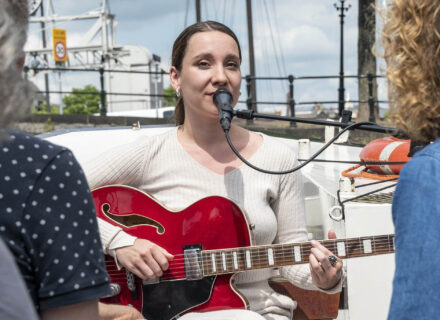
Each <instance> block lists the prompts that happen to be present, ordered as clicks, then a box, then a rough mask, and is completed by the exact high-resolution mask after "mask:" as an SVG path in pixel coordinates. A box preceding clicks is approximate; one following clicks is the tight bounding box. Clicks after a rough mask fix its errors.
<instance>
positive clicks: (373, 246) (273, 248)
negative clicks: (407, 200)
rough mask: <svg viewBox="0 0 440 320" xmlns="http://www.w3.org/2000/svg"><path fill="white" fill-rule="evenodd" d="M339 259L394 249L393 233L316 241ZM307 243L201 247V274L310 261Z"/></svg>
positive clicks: (274, 266) (215, 273) (387, 251)
mask: <svg viewBox="0 0 440 320" xmlns="http://www.w3.org/2000/svg"><path fill="white" fill-rule="evenodd" d="M319 242H320V243H321V244H322V245H324V246H325V247H326V248H327V249H329V250H330V251H332V252H333V253H335V254H336V255H337V256H338V257H339V258H341V259H346V258H357V257H365V256H373V255H379V254H386V253H393V252H394V248H395V247H394V234H388V235H381V236H371V237H360V238H350V239H334V240H323V241H319ZM311 248H312V245H311V244H310V242H309V241H308V242H303V243H288V244H276V245H265V246H252V247H243V248H232V249H218V250H204V251H202V253H201V262H202V268H203V274H204V276H212V275H220V274H229V273H236V272H240V271H246V270H255V269H264V268H278V267H282V266H290V265H295V264H304V263H308V262H309V255H310V250H311Z"/></svg>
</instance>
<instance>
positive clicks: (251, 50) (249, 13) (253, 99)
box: [246, 0, 257, 111]
mask: <svg viewBox="0 0 440 320" xmlns="http://www.w3.org/2000/svg"><path fill="white" fill-rule="evenodd" d="M246 13H247V27H248V39H249V69H250V76H251V94H250V96H251V109H252V110H254V111H257V104H256V101H257V87H256V85H255V60H254V33H253V31H252V5H251V0H246Z"/></svg>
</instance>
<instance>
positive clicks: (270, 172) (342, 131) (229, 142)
mask: <svg viewBox="0 0 440 320" xmlns="http://www.w3.org/2000/svg"><path fill="white" fill-rule="evenodd" d="M362 125H376V124H375V123H372V122H367V121H365V122H357V123H353V124H351V125H349V126H347V127H345V128H344V129H343V130H341V131H340V132H339V133H338V134H337V135H336V136H334V137H333V138H332V139H331V140H330V141H329V142H328V143H327V144H326V145H325V146H323V147H322V148H321V149H319V150H318V151H317V152H316V153H315V154H314V155H313V156H311V157H310V158H309V159H308V160H307V161H306V162H304V163H302V164H300V165H299V166H296V167H295V168H292V169H289V170H285V171H269V170H265V169H260V168H258V167H256V166H254V165H253V164H251V163H250V162H248V161H247V160H246V159H245V158H243V157H242V156H241V154H240V153H239V152H238V151H237V149H235V147H234V145H233V144H232V142H231V139H230V138H229V129H227V130H225V136H226V140H227V141H228V144H229V147H231V149H232V151H233V152H234V153H235V155H236V156H237V157H238V158H239V159H240V160H241V161H243V163H244V164H246V165H247V166H249V167H251V168H252V169H254V170H257V171H259V172H262V173H267V174H288V173H292V172H295V171H297V170H299V169H301V168H302V167H304V166H306V165H307V164H309V163H310V162H311V161H312V160H313V159H315V158H316V157H317V156H319V155H320V154H321V153H322V152H323V151H324V150H325V149H327V148H328V147H329V146H330V145H331V144H332V143H334V142H335V141H336V140H337V139H338V138H339V137H340V136H341V135H342V134H343V133H344V132H345V131H347V130H352V129H355V128H357V127H359V126H362Z"/></svg>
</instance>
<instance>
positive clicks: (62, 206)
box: [0, 131, 109, 311]
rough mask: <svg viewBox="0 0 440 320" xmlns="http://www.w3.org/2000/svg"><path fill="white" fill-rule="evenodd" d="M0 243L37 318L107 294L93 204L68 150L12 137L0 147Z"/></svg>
mask: <svg viewBox="0 0 440 320" xmlns="http://www.w3.org/2000/svg"><path fill="white" fill-rule="evenodd" d="M0 236H1V237H2V238H3V240H4V242H5V243H6V244H7V245H8V247H9V249H10V250H11V252H12V253H13V255H14V256H15V260H16V262H17V264H18V266H19V269H20V271H21V274H22V275H23V278H24V280H25V282H26V284H27V287H28V290H29V293H30V295H31V297H32V299H33V301H34V304H35V306H36V308H37V309H39V310H40V311H41V310H45V309H50V308H56V307H61V306H65V305H71V304H75V303H80V302H84V301H88V300H93V299H97V298H100V297H103V296H105V295H107V294H109V286H108V275H107V273H106V270H105V264H104V256H103V252H102V248H101V242H100V238H99V233H98V226H97V220H96V213H95V208H94V205H93V200H92V198H91V194H90V191H89V188H88V185H87V181H86V179H85V177H84V174H83V172H82V170H81V168H80V166H79V164H78V162H77V161H76V160H75V158H74V156H73V154H72V153H71V152H70V151H69V150H68V149H66V148H63V147H60V146H57V145H54V144H51V143H49V142H47V141H42V140H40V139H38V138H36V137H33V136H30V135H27V134H24V133H22V132H18V131H10V132H8V134H7V137H6V139H2V140H1V141H0Z"/></svg>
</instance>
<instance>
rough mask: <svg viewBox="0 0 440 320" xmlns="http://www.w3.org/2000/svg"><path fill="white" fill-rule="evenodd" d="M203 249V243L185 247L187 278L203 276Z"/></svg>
mask: <svg viewBox="0 0 440 320" xmlns="http://www.w3.org/2000/svg"><path fill="white" fill-rule="evenodd" d="M201 251H202V246H201V245H190V246H184V247H183V261H184V264H185V275H186V280H200V279H202V278H203V270H202V259H201V254H200V253H201Z"/></svg>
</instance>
